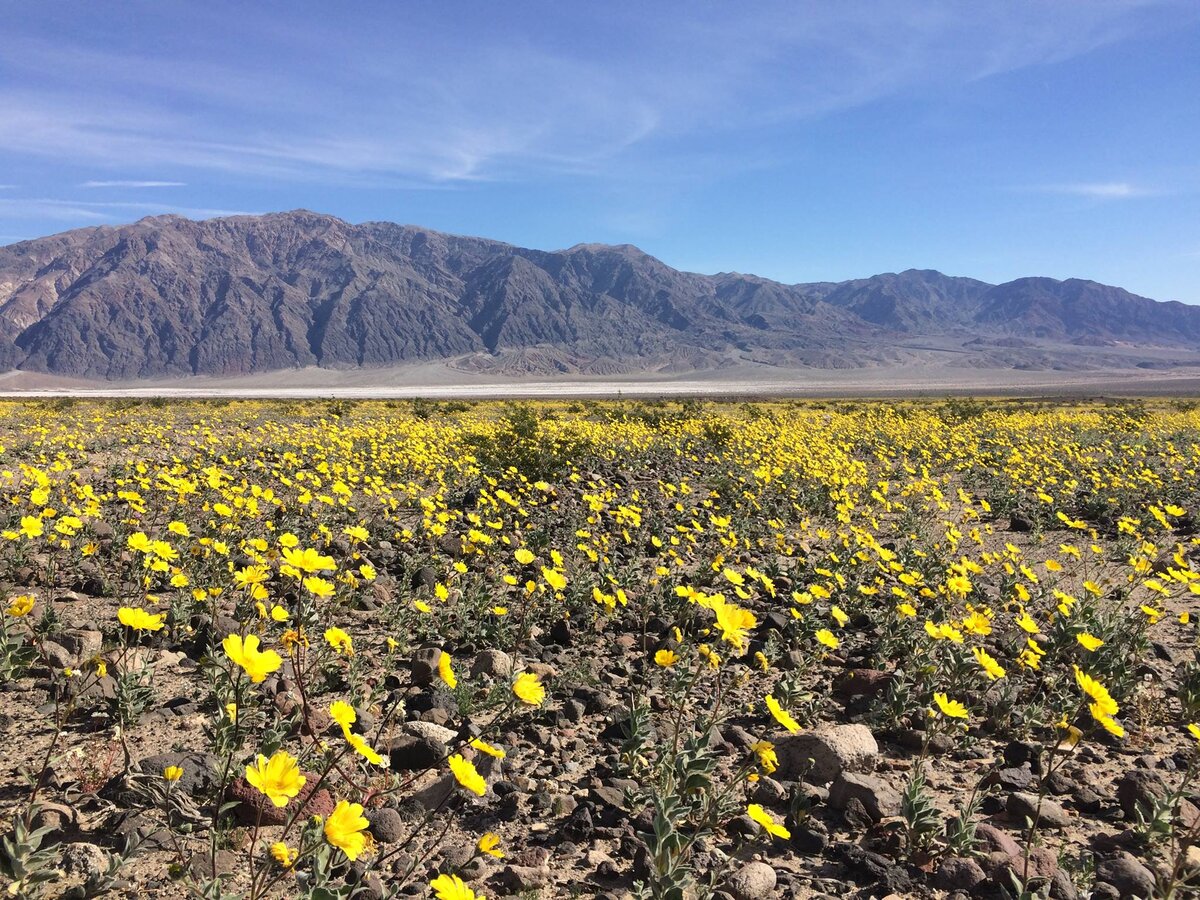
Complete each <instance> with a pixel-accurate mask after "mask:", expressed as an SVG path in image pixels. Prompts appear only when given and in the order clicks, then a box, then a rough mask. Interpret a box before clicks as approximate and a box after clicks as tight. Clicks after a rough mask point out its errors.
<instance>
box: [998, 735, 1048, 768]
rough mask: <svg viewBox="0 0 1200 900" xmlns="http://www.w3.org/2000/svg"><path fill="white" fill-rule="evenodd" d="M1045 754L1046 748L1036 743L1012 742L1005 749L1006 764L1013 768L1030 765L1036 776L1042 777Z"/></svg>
mask: <svg viewBox="0 0 1200 900" xmlns="http://www.w3.org/2000/svg"><path fill="white" fill-rule="evenodd" d="M1044 752H1045V747H1043V746H1042V745H1041V744H1039V743H1036V742H1034V741H1011V742H1010V743H1009V744H1008V746H1006V747H1005V748H1004V762H1005V763H1006V764H1007V765H1008V766H1010V767H1012V768H1019V767H1021V766H1024V765H1028V766H1029V768H1030V771H1031V772H1033V774H1034V775H1041V774H1042V754H1043V753H1044Z"/></svg>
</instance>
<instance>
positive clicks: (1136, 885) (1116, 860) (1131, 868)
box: [1096, 851, 1154, 898]
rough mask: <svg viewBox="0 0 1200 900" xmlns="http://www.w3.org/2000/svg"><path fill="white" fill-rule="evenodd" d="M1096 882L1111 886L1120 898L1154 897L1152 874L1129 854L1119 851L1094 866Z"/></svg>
mask: <svg viewBox="0 0 1200 900" xmlns="http://www.w3.org/2000/svg"><path fill="white" fill-rule="evenodd" d="M1096 880H1097V881H1102V882H1105V883H1107V884H1111V885H1112V886H1113V887H1115V888H1116V889H1117V890H1118V891H1119V892H1120V895H1121V897H1123V898H1124V897H1140V898H1149V897H1152V896H1154V873H1153V872H1151V871H1150V870H1149V869H1147V868H1146V867H1145V866H1144V865H1142V864H1141V862H1139V861H1138V858H1137V857H1136V856H1134V855H1133V854H1131V853H1126V852H1124V851H1121V852H1119V853H1117V854H1116V855H1115V856H1112V857H1110V858H1109V859H1105V860H1101V861H1100V863H1099V865H1097V866H1096Z"/></svg>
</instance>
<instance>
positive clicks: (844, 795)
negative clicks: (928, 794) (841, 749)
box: [829, 772, 900, 822]
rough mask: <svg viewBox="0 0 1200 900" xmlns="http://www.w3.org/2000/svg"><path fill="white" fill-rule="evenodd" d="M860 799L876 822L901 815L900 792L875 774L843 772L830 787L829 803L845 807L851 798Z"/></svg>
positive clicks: (835, 806) (836, 806) (839, 807)
mask: <svg viewBox="0 0 1200 900" xmlns="http://www.w3.org/2000/svg"><path fill="white" fill-rule="evenodd" d="M852 799H854V800H858V801H859V802H860V803H862V805H863V808H864V809H866V811H867V814H868V815H870V816H871V818H872V819H874V820H875V821H876V822H878V821H879V820H880V819H883V818H887V817H888V816H898V815H900V794H899V793H897V791H896V790H895V789H893V788H892V787H890V786H889V785H888V784H887V783H886V782H884V781H882V780H880V779H878V778H876V777H875V776H874V775H858V774H855V773H853V772H843V773H842V774H841V775H839V776H838V777H837V779H836V780H835V781H834V782H833V784H832V786H830V788H829V805H830V806H831V807H833V808H834V809H845V808H846V806H847V805H848V804H849V802H850V800H852Z"/></svg>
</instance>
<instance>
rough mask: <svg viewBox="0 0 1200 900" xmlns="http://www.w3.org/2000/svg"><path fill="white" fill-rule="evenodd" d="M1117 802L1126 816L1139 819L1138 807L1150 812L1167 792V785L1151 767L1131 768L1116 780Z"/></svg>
mask: <svg viewBox="0 0 1200 900" xmlns="http://www.w3.org/2000/svg"><path fill="white" fill-rule="evenodd" d="M1115 788H1116V795H1117V803H1119V804H1120V805H1121V809H1122V811H1124V813H1125V818H1126V819H1128V820H1129V821H1131V822H1135V821H1137V817H1138V809H1139V808H1140V809H1141V810H1142V811H1143V812H1148V811H1149V810H1150V809H1151V808H1153V806H1154V802H1155V800H1157V799H1158V798H1159V797H1162V796H1163V795H1164V794H1165V793H1166V785H1165V784H1164V782H1163V780H1162V776H1160V775H1159V774H1158V773H1157V772H1154V771H1151V770H1150V769H1129V770H1127V771H1126V772H1125V773H1124V774H1123V775H1121V777H1120V778H1118V779H1117V781H1116V785H1115Z"/></svg>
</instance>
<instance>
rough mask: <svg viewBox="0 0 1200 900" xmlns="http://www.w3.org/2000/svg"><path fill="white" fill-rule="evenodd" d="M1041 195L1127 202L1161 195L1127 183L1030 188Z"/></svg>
mask: <svg viewBox="0 0 1200 900" xmlns="http://www.w3.org/2000/svg"><path fill="white" fill-rule="evenodd" d="M1032 190H1034V191H1036V192H1038V193H1043V194H1069V195H1071V196H1074V197H1088V198H1090V199H1092V200H1128V199H1131V198H1134V197H1151V196H1154V195H1156V194H1160V193H1162V192H1161V191H1157V190H1153V189H1151V188H1146V187H1141V186H1139V185H1136V184H1130V183H1129V182H1128V181H1083V182H1074V183H1068V184H1046V185H1040V186H1038V187H1035V188H1032Z"/></svg>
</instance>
